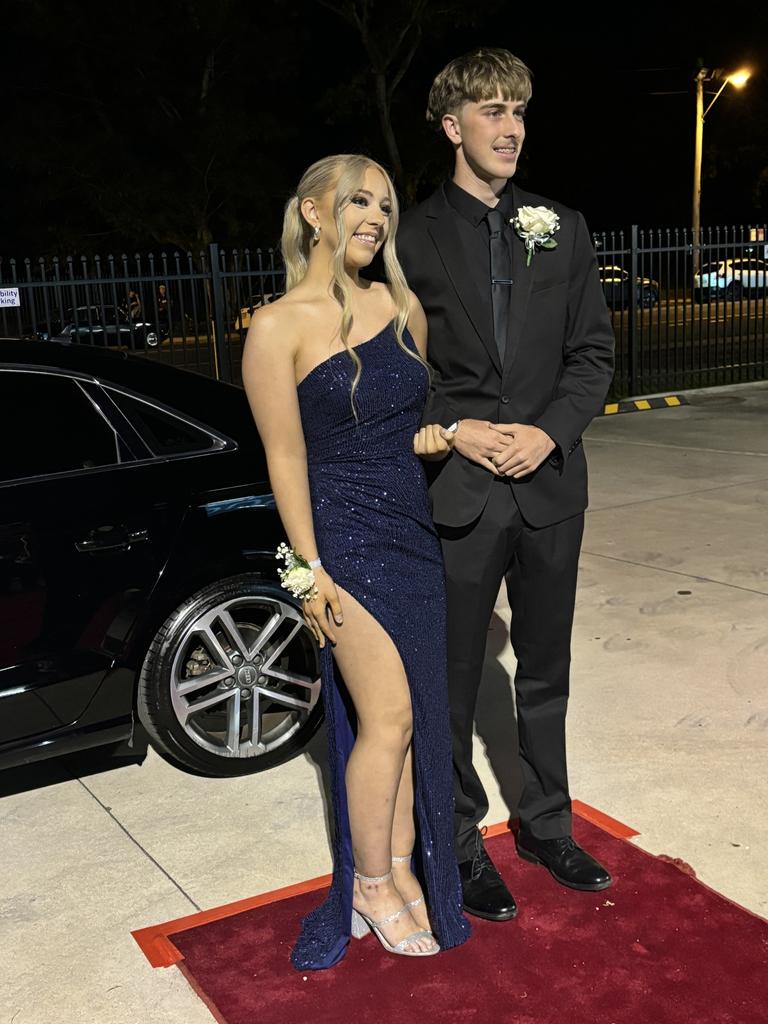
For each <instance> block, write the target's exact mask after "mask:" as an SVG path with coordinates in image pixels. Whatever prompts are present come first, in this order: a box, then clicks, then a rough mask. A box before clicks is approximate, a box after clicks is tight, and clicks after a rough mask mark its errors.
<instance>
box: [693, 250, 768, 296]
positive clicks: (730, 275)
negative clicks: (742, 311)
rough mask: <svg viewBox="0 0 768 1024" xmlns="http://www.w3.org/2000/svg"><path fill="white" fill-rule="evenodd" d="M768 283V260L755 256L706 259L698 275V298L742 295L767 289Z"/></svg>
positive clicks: (695, 286) (696, 284)
mask: <svg viewBox="0 0 768 1024" xmlns="http://www.w3.org/2000/svg"><path fill="white" fill-rule="evenodd" d="M766 283H768V262H766V261H765V260H759V259H757V258H755V257H754V256H742V257H737V258H735V259H729V260H720V261H719V262H716V263H705V264H704V266H703V267H702V268H701V270H700V271H699V273H698V274H695V275H694V278H693V288H694V295H695V297H696V299H697V301H701V300H702V299H703V300H705V301H706V300H707V299H709V298H714V297H716V296H717V297H723V298H726V299H738V298H740V297H741V296H742V295H748V294H750V293H751V294H754V293H756V292H761V291H764V290H765V287H766Z"/></svg>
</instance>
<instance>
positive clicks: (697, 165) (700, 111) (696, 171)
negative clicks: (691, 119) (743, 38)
mask: <svg viewBox="0 0 768 1024" xmlns="http://www.w3.org/2000/svg"><path fill="white" fill-rule="evenodd" d="M720 76H722V79H723V84H722V85H721V86H720V88H719V89H718V90H717V92H716V93H715V95H714V97H713V99H712V102H711V103H710V104H709V106H708V107H707V109H706V110H705V109H704V82H705V81H709V80H710V79H712V78H717V77H720ZM749 76H750V72H749V71H748V70H746V69H744V70H741V71H736V72H734V73H733V74H730V75H723V73H722V71H721V70H720V69H719V68H718V69H716V70H715V71H710V70H709V69H708V68H699V71H698V73H697V75H696V78H695V79H694V81H695V82H696V136H695V142H694V151H693V217H692V218H691V220H692V227H693V272H694V274H698V272H699V259H700V253H701V238H700V235H701V155H702V151H703V149H704V118H705V117H706V116H707V114H708V113H709V112H710V110H711V109H712V107H713V105H714V103H715V101H716V100H717V98H718V96H719V95H720V93H721V92H722V91H723V89H724V88H725V87H726V85H728V83H729V82H730V83H731V85H733V86H735V88H737V89H740V88H741V87H742V86H743V85H744V84H745V83H746V81H747V80H748V78H749Z"/></svg>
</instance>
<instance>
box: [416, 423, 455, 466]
mask: <svg viewBox="0 0 768 1024" xmlns="http://www.w3.org/2000/svg"><path fill="white" fill-rule="evenodd" d="M455 440H456V431H455V430H446V428H445V427H441V426H440V424H439V423H430V424H429V425H428V426H426V427H422V428H421V430H420V431H419V432H418V434H414V435H413V450H414V452H415V453H416V455H418V456H420V457H421V458H422V459H427V460H429V461H430V462H439V461H440V459H445V458H447V456H448V455H449V454H450V452H451V449H452V448H453V442H454V441H455Z"/></svg>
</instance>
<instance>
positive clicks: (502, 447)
mask: <svg viewBox="0 0 768 1024" xmlns="http://www.w3.org/2000/svg"><path fill="white" fill-rule="evenodd" d="M530 95H531V80H530V72H529V70H528V68H527V67H526V66H525V64H523V62H522V61H520V60H519V59H518V58H517V57H515V56H513V55H512V54H511V53H509V52H508V51H506V50H498V49H482V50H478V51H475V52H473V53H470V54H466V55H465V56H463V57H459V58H457V59H456V60H454V61H451V63H450V64H448V66H447V67H446V68H444V69H443V71H441V72H440V74H439V75H438V76H437V78H436V79H435V81H434V83H433V86H432V89H431V92H430V96H429V109H428V113H427V117H428V119H429V120H430V121H432V122H433V123H434V124H435V126H436V127H437V128H438V129H439V130H440V131H441V132H443V133H445V135H446V136H447V138H448V140H449V142H450V143H451V145H452V146H453V149H454V153H455V169H454V174H453V178H452V180H451V181H447V182H445V183H444V184H443V185H442V186H441V187H440V188H438V190H437V191H436V192H435V193H434V194H433V195H432V196H430V198H429V199H427V200H426V201H425V202H423V203H421V204H420V205H419V206H417V207H414V208H412V209H411V210H409V211H408V212H407V213H406V214H405V215H404V216H403V218H402V221H401V224H400V228H399V231H398V237H397V249H398V254H399V257H400V260H401V263H402V265H403V269H404V271H405V275H406V277H407V279H408V284H409V285H410V287H411V288H412V289H413V291H414V292H415V293H416V294H417V295H418V297H419V299H420V301H421V304H422V306H423V307H424V310H425V311H426V314H427V318H428V322H429V361H430V363H431V365H432V366H433V368H434V370H435V378H434V381H433V386H432V390H431V394H430V399H429V402H428V405H427V408H426V410H425V414H424V420H423V422H424V423H425V424H426V423H435V422H438V423H441V424H442V425H443V426H444V427H450V426H452V425H453V424H454V423H456V422H457V421H458V429H457V432H456V439H455V444H454V449H453V451H452V452H451V454H450V455H449V456H448V458H447V459H445V461H444V462H440V463H432V464H431V465H430V467H429V472H430V476H431V481H430V493H431V496H432V502H433V515H434V519H435V523H436V526H437V529H438V532H439V533H440V536H441V539H442V546H443V555H444V558H445V567H446V577H447V590H448V671H449V692H450V703H451V719H452V729H453V743H454V765H455V783H456V785H455V795H456V845H457V853H458V858H459V862H460V870H461V877H462V885H463V889H464V901H465V907H466V909H467V911H469V912H470V913H473V914H476V915H477V916H479V917H484V918H487V919H490V920H499V921H503V920H508V919H510V918H512V917H514V916H515V914H516V906H515V901H514V899H513V897H512V895H511V894H510V892H509V890H508V889H507V887H506V885H505V884H504V882H503V880H502V879H501V877H500V876H499V874H498V872H497V871H496V869H495V867H494V866H493V864H492V862H491V860H490V858H489V857H488V854H487V853H486V852H485V849H484V847H483V842H482V836H481V834H480V832H479V830H478V824H479V822H480V821H481V820H482V819H483V817H484V816H485V814H486V812H487V810H488V801H487V796H486V794H485V791H484V789H483V786H482V783H481V782H480V778H479V776H478V774H477V772H476V771H475V768H474V766H473V764H472V732H473V720H474V712H475V704H476V699H477V692H478V687H479V684H480V676H481V672H482V665H483V657H484V651H485V641H486V637H487V631H488V625H489V622H490V618H491V614H492V611H493V606H494V603H495V601H496V597H497V594H498V591H499V587H500V585H501V581H502V580H505V581H506V585H507V593H508V595H509V600H510V605H511V608H512V629H511V641H512V646H513V648H514V651H515V655H516V658H517V664H518V667H517V673H516V675H515V691H516V702H517V718H518V731H519V737H520V758H521V762H522V770H523V779H524V789H523V793H522V796H521V799H520V805H519V815H520V833H519V837H518V852H519V854H520V856H521V857H523V858H525V859H526V860H530V861H533V862H534V863H537V864H542V865H544V866H545V867H547V868H548V869H549V870H550V871H551V873H552V874H553V875H554V877H555V878H556V879H557V880H558V881H559V882H561V883H562V884H564V885H568V886H571V887H573V888H576V889H584V890H589V891H595V890H599V889H604V888H606V887H607V886H609V885H610V884H611V877H610V875H609V873H608V872H607V871H606V870H605V869H604V868H603V867H601V865H600V864H598V863H597V862H596V861H595V860H594V859H593V858H592V857H591V856H590V855H589V854H588V853H586V852H585V851H584V850H582V849H581V848H580V847H579V846H578V845H577V844H575V843H574V841H573V839H572V836H571V802H570V797H569V793H568V779H567V770H566V753H565V716H566V706H567V702H568V690H569V665H570V641H571V627H572V622H573V610H574V600H575V593H576V573H577V564H578V558H579V550H580V546H581V537H582V531H583V525H584V510H585V508H586V506H587V470H586V462H585V458H584V452H583V449H582V447H581V435H582V432H583V431H584V430H585V429H586V427H587V426H588V424H589V422H590V421H591V419H592V418H593V417H594V416H595V415H596V414H597V413H598V412H599V410H600V408H601V405H602V403H603V401H604V399H605V395H606V392H607V390H608V386H609V384H610V382H611V377H612V375H613V349H614V335H613V329H612V326H611V321H610V316H609V314H608V310H607V307H606V303H605V299H604V297H603V293H602V289H601V285H600V281H599V278H598V274H597V269H596V258H595V252H594V248H593V245H592V241H591V238H590V235H589V232H588V230H587V226H586V223H585V221H584V218H583V216H582V215H581V214H580V213H579V212H577V211H576V210H572V209H570V208H568V207H567V206H563V205H562V204H561V203H556V202H553V201H551V200H549V199H544V198H542V197H541V196H538V195H533V194H531V193H529V192H524V191H523V190H522V189H520V188H518V187H517V186H515V185H514V184H512V183H511V182H510V180H509V179H511V178H512V176H513V175H514V173H515V168H516V166H517V161H518V159H519V156H520V150H521V148H522V145H523V140H524V138H525V109H526V104H527V102H528V100H529V98H530Z"/></svg>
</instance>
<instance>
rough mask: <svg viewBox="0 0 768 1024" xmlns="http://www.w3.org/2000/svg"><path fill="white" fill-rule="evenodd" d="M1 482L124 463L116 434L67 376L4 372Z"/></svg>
mask: <svg viewBox="0 0 768 1024" xmlns="http://www.w3.org/2000/svg"><path fill="white" fill-rule="evenodd" d="M0 430H2V435H1V436H2V437H3V438H4V440H3V444H2V446H0V481H9V480H19V479H23V478H25V477H32V476H47V475H49V474H52V473H67V472H71V471H73V470H83V469H97V468H99V467H100V466H112V465H116V464H117V463H119V462H121V461H122V460H123V458H124V456H125V453H124V452H123V451H122V450H121V447H122V446H121V444H120V443H119V442H118V439H117V436H116V434H115V432H114V430H113V429H112V428H111V427H110V426H109V424H108V423H107V422H106V420H105V419H104V417H103V416H102V415H101V414H100V413H99V412H98V411H97V410H96V409H95V408H94V406H93V403H92V402H91V401H90V399H89V398H88V397H87V395H85V394H84V393H83V391H82V390H81V388H79V387H78V385H77V384H76V383H75V381H74V380H72V378H71V377H66V376H64V375H62V374H55V373H33V372H31V371H17V370H13V371H12V370H0Z"/></svg>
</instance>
